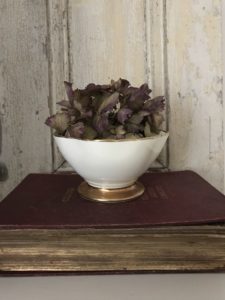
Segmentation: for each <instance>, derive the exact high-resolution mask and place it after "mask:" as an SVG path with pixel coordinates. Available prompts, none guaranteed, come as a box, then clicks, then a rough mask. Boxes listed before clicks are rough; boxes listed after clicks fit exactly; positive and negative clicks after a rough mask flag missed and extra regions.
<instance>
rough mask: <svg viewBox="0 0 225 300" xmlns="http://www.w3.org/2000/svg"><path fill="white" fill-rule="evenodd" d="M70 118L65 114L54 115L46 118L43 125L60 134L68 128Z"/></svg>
mask: <svg viewBox="0 0 225 300" xmlns="http://www.w3.org/2000/svg"><path fill="white" fill-rule="evenodd" d="M69 122H70V118H69V116H68V114H67V113H56V114H55V115H53V116H51V117H49V118H47V120H46V121H45V124H46V125H48V126H50V127H51V128H53V129H55V130H56V132H57V133H59V134H62V133H63V132H64V131H65V130H66V129H67V128H68V126H69Z"/></svg>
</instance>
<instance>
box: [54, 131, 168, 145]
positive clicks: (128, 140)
mask: <svg viewBox="0 0 225 300" xmlns="http://www.w3.org/2000/svg"><path fill="white" fill-rule="evenodd" d="M53 136H54V138H60V139H66V140H78V141H83V142H114V143H115V142H117V143H122V142H131V141H132V142H134V141H142V140H145V141H146V140H155V139H159V138H162V137H168V136H169V132H168V131H165V130H161V131H160V132H159V133H158V134H155V135H153V136H149V137H142V138H137V139H132V138H128V139H96V140H90V139H79V138H71V137H64V136H57V135H56V134H53Z"/></svg>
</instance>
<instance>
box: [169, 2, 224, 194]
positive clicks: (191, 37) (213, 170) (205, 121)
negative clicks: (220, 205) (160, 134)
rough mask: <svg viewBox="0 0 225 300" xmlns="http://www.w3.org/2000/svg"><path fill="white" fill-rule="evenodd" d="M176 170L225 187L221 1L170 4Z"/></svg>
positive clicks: (172, 139)
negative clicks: (187, 172)
mask: <svg viewBox="0 0 225 300" xmlns="http://www.w3.org/2000/svg"><path fill="white" fill-rule="evenodd" d="M166 3H167V7H166V9H167V20H166V22H167V38H168V45H167V51H168V58H167V59H168V78H169V86H168V93H169V99H170V112H169V131H170V141H169V145H170V146H169V148H170V151H169V152H170V167H171V169H173V170H175V169H179V170H180V169H193V170H195V171H197V172H198V173H199V174H201V175H202V176H203V177H204V178H205V179H207V180H208V181H209V182H211V183H212V184H213V185H214V186H215V187H217V188H218V189H220V190H221V191H222V190H223V187H224V140H223V122H224V113H223V93H222V82H223V74H222V48H221V46H222V42H221V41H222V31H221V22H222V19H221V1H220V0H215V1H214V0H199V1H194V0H193V1H189V0H184V1H179V0H167V2H166Z"/></svg>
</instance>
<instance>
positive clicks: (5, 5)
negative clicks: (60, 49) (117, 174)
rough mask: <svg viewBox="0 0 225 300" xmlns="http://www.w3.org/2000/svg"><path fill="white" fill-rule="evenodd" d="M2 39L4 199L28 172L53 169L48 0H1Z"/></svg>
mask: <svg viewBox="0 0 225 300" xmlns="http://www.w3.org/2000/svg"><path fill="white" fill-rule="evenodd" d="M0 41H1V46H0V113H1V123H2V131H3V136H2V153H1V155H0V161H3V162H4V163H5V164H6V165H7V167H8V171H9V178H8V180H7V181H5V182H0V198H1V199H2V198H3V197H4V196H5V195H6V194H7V193H8V192H9V191H10V190H11V189H12V188H14V187H15V185H16V184H18V183H19V182H20V181H21V179H22V178H23V177H24V176H25V175H26V174H28V173H30V172H44V171H50V170H51V167H52V157H51V139H50V131H49V130H48V129H47V128H46V125H44V120H45V118H46V117H47V116H48V114H49V109H48V95H49V88H48V83H49V78H48V57H47V22H46V3H45V1H44V0H38V1H37V0H32V1H31V0H20V1H14V0H1V1H0Z"/></svg>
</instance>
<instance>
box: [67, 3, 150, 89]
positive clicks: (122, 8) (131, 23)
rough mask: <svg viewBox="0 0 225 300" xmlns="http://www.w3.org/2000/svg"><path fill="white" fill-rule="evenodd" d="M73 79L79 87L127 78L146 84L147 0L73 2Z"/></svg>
mask: <svg viewBox="0 0 225 300" xmlns="http://www.w3.org/2000/svg"><path fill="white" fill-rule="evenodd" d="M69 3H70V4H69V6H70V7H69V10H70V12H71V15H70V19H69V23H70V43H71V54H72V56H71V71H72V80H73V82H74V85H75V86H76V87H80V88H81V87H84V86H85V85H87V84H88V83H89V82H97V83H108V82H109V81H110V79H118V78H119V77H122V78H127V79H128V80H129V81H130V82H131V83H132V84H134V85H135V84H136V85H139V84H142V83H143V82H144V81H146V72H145V63H146V58H145V20H144V9H145V1H144V0H139V1H136V0H122V1H121V0H115V1H109V0H107V1H104V0H79V1H73V0H72V1H71V0H70V1H69Z"/></svg>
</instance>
